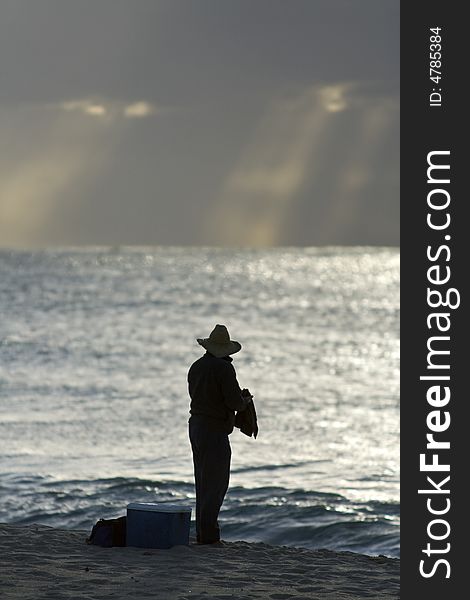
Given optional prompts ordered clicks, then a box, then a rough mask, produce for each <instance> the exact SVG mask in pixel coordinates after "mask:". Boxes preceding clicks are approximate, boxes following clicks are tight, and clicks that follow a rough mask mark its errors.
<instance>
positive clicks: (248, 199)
mask: <svg viewBox="0 0 470 600" xmlns="http://www.w3.org/2000/svg"><path fill="white" fill-rule="evenodd" d="M398 211H399V1H398V0H324V1H323V0H289V1H288V0H0V245H1V246H29V245H57V244H60V245H68V244H70V245H77V244H104V245H108V244H110V245H116V244H141V245H149V244H175V245H176V244H195V245H201V244H202V245H212V244H221V245H235V246H263V245H268V246H269V245H317V244H381V245H398V243H399V213H398Z"/></svg>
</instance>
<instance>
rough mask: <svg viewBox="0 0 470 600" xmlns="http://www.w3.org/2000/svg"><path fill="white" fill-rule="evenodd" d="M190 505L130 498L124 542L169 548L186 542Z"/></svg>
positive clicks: (187, 541) (145, 546) (143, 546)
mask: <svg viewBox="0 0 470 600" xmlns="http://www.w3.org/2000/svg"><path fill="white" fill-rule="evenodd" d="M190 521H191V507H190V506H178V505H176V504H164V503H162V504H150V503H142V504H141V503H138V502H133V503H131V504H128V505H127V526H126V545H127V546H136V547H137V548H171V547H172V546H180V545H186V546H187V545H188V544H189V525H190Z"/></svg>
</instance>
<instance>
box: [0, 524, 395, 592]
mask: <svg viewBox="0 0 470 600" xmlns="http://www.w3.org/2000/svg"><path fill="white" fill-rule="evenodd" d="M88 534H89V532H87V531H68V530H60V529H54V528H51V527H45V526H41V525H30V526H26V527H18V526H12V525H4V524H0V564H1V569H0V597H1V598H2V599H5V600H7V599H12V600H20V599H21V600H27V599H35V600H39V599H44V600H61V599H65V598H70V599H72V598H73V599H76V598H89V599H97V598H100V599H101V598H115V599H118V600H119V599H122V600H124V599H138V598H142V599H146V598H162V599H167V598H168V599H169V600H206V599H208V598H214V599H216V600H228V599H232V600H238V599H240V600H242V599H244V598H247V599H248V598H250V599H253V600H288V599H290V598H292V599H296V600H301V599H302V600H316V599H323V600H324V599H331V600H342V599H344V600H348V599H352V598H377V599H380V600H387V599H389V598H390V599H391V598H398V597H399V569H400V561H399V560H398V559H391V558H385V557H369V556H364V555H362V554H354V553H351V552H332V551H329V550H317V551H312V550H307V549H302V548H290V547H286V546H282V547H275V546H269V545H266V544H262V543H247V542H242V541H240V542H231V543H226V544H225V545H223V546H219V547H214V546H200V545H196V544H194V543H191V544H190V545H189V546H175V547H173V548H171V549H170V550H145V549H142V548H130V547H127V548H109V549H108V548H100V547H97V546H90V545H87V544H86V543H85V538H86V536H87V535H88Z"/></svg>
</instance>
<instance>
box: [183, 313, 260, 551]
mask: <svg viewBox="0 0 470 600" xmlns="http://www.w3.org/2000/svg"><path fill="white" fill-rule="evenodd" d="M197 341H198V342H199V344H201V346H202V347H203V348H205V349H206V353H205V354H204V355H203V356H202V357H201V358H200V359H198V360H197V361H196V362H195V363H193V364H192V365H191V367H190V369H189V373H188V386H189V395H190V397H191V407H190V413H191V417H190V418H189V439H190V441H191V448H192V451H193V462H194V479H195V482H196V532H197V541H198V543H200V544H213V543H215V542H218V541H220V528H219V524H218V516H219V511H220V508H221V506H222V503H223V501H224V498H225V494H226V492H227V489H228V484H229V478H230V458H231V455H232V451H231V448H230V442H229V439H228V436H229V435H230V434H231V433H232V431H233V427H234V424H235V411H243V410H245V409H246V407H247V406H248V404H249V403H250V402H251V399H252V395H251V394H250V392H249V391H248V390H247V389H243V390H241V389H240V386H239V385H238V381H237V376H236V373H235V369H234V367H233V365H232V359H231V358H230V354H235V352H238V351H239V350H241V344H239V343H238V342H236V341H234V340H231V339H230V336H229V333H228V331H227V328H226V327H225V325H216V326H215V327H214V329H213V331H212V332H211V334H210V336H209V337H208V338H205V339H198V340H197Z"/></svg>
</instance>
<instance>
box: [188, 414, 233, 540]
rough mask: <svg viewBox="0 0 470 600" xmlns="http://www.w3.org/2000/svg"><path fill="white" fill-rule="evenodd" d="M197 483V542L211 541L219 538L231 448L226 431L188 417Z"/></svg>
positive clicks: (202, 420) (197, 418) (197, 417)
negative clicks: (220, 430) (221, 509)
mask: <svg viewBox="0 0 470 600" xmlns="http://www.w3.org/2000/svg"><path fill="white" fill-rule="evenodd" d="M189 439H190V441H191V448H192V451H193V463H194V479H195V483H196V534H197V541H198V542H199V543H202V544H210V543H213V542H217V541H219V540H220V528H219V523H218V517H219V511H220V507H221V506H222V503H223V501H224V498H225V494H226V493H227V489H228V484H229V478H230V458H231V456H232V450H231V448H230V442H229V439H228V434H226V433H223V432H218V431H212V430H211V429H210V428H209V426H208V424H207V423H206V422H205V421H204V417H200V416H198V415H193V416H191V418H190V419H189Z"/></svg>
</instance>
